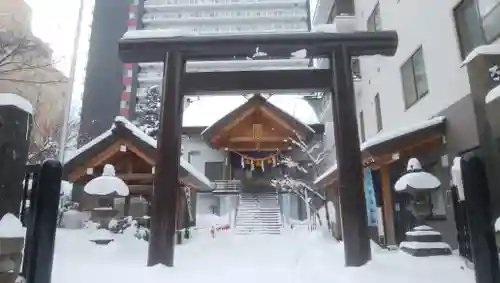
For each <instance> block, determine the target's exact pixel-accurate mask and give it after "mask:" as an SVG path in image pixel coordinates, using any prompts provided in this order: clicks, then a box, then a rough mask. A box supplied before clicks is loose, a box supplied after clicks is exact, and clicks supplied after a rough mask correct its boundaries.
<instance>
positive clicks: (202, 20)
mask: <svg viewBox="0 0 500 283" xmlns="http://www.w3.org/2000/svg"><path fill="white" fill-rule="evenodd" d="M301 21H307V15H305V13H304V15H292V16H275V15H273V16H248V17H247V16H241V17H237V16H236V17H223V16H222V17H181V18H168V17H165V18H155V19H151V18H149V19H148V18H147V17H145V18H144V19H143V20H142V22H143V23H144V24H145V25H148V26H157V25H183V26H185V25H193V24H218V23H238V24H240V23H276V22H280V23H286V22H292V23H296V22H301Z"/></svg>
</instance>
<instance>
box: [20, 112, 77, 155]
mask: <svg viewBox="0 0 500 283" xmlns="http://www.w3.org/2000/svg"><path fill="white" fill-rule="evenodd" d="M39 111H40V109H38V108H37V110H36V112H35V113H34V115H33V130H32V134H31V141H30V148H29V153H28V164H36V163H41V162H43V161H44V160H46V159H48V158H51V159H57V158H58V156H59V151H60V150H61V145H60V144H59V143H60V142H59V141H60V137H61V134H62V133H61V132H62V124H61V123H54V121H43V119H37V118H38V115H39ZM68 123H69V125H68V131H67V136H66V144H65V146H64V148H65V149H68V148H69V149H71V148H74V149H76V145H77V138H78V128H79V126H80V121H79V120H77V119H72V120H70V121H69V122H68Z"/></svg>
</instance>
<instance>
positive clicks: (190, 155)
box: [187, 150, 200, 163]
mask: <svg viewBox="0 0 500 283" xmlns="http://www.w3.org/2000/svg"><path fill="white" fill-rule="evenodd" d="M198 155H200V152H199V151H197V150H193V151H189V152H188V155H187V162H188V163H191V161H192V158H193V157H194V156H198Z"/></svg>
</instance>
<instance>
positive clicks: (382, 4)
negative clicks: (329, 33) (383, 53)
mask: <svg viewBox="0 0 500 283" xmlns="http://www.w3.org/2000/svg"><path fill="white" fill-rule="evenodd" d="M346 5H347V6H349V7H352V8H353V9H349V11H346V14H348V15H352V16H353V17H352V20H353V21H355V26H356V28H357V30H360V31H380V30H395V31H397V32H398V36H399V46H398V50H397V52H396V54H395V56H393V57H390V58H384V57H370V58H360V59H359V69H360V73H359V75H360V76H359V77H358V78H356V79H358V80H357V81H356V82H355V93H356V108H357V116H358V117H357V118H358V126H359V137H360V141H361V142H362V145H361V148H362V150H364V152H367V153H370V147H373V145H377V146H379V145H380V144H384V143H389V142H392V145H390V146H389V145H387V149H386V150H384V153H386V154H388V155H389V159H390V160H389V161H387V160H386V161H384V162H383V163H379V161H377V160H375V164H376V166H371V168H374V169H372V170H373V172H375V173H376V174H375V173H374V174H375V175H377V174H378V175H385V174H386V175H387V178H386V179H387V180H385V179H384V178H382V179H384V181H383V180H380V178H381V177H380V176H378V177H377V178H379V180H378V183H380V184H379V185H376V186H375V187H377V186H378V187H383V186H387V187H388V188H389V189H390V191H389V193H388V194H386V195H385V197H387V198H389V199H387V198H386V202H390V204H385V207H384V217H383V219H380V221H381V222H383V224H384V225H382V227H379V231H381V232H379V236H382V237H383V236H386V239H385V240H387V234H393V235H392V236H391V239H390V241H389V242H392V243H390V244H397V243H399V242H400V241H401V240H402V239H404V232H405V231H408V229H411V225H412V224H411V223H410V222H411V220H409V219H410V218H411V216H408V215H406V214H407V213H406V212H405V208H404V205H405V201H406V200H404V198H403V197H401V196H399V195H397V194H395V192H394V189H393V186H394V183H395V181H396V180H397V179H398V178H399V176H400V175H401V174H402V173H403V172H404V171H405V166H406V162H407V160H408V158H411V157H416V158H418V159H420V160H421V162H422V163H423V166H424V168H425V169H426V170H428V171H430V172H432V173H434V174H435V175H436V176H438V177H439V179H440V180H441V183H442V186H441V188H440V189H439V190H438V191H437V192H435V193H433V195H432V196H431V199H432V201H431V202H432V216H431V217H430V218H429V220H428V224H429V225H431V226H433V227H435V228H436V229H438V230H439V231H440V232H442V233H443V236H444V238H445V240H446V241H447V242H449V243H450V244H451V245H452V247H456V245H457V237H456V234H457V230H456V227H457V226H456V224H455V219H454V211H453V205H454V203H453V202H454V200H453V198H452V197H451V191H450V190H451V187H450V180H451V173H450V171H451V170H450V169H451V168H450V167H451V164H452V161H453V158H454V157H456V156H459V155H461V154H462V153H463V152H467V151H469V150H471V149H474V148H477V147H478V146H480V138H479V137H480V135H481V134H482V133H481V131H482V129H481V126H480V124H479V122H478V121H479V120H478V114H477V107H476V108H475V106H474V104H475V103H474V95H476V94H475V92H476V90H474V89H471V86H470V83H469V75H470V74H468V70H467V68H466V67H462V66H461V65H462V61H463V60H464V59H465V57H466V56H467V55H468V54H469V53H470V52H471V51H472V50H473V49H474V48H475V47H478V46H480V45H483V44H490V43H494V42H498V38H499V36H500V17H499V15H500V1H484V0H463V1H460V0H451V1H376V0H346V1H339V0H335V1H332V0H320V1H319V2H318V5H317V7H316V9H315V11H313V28H314V25H318V24H331V23H334V22H335V17H336V16H338V15H339V13H338V12H336V10H338V8H339V7H346ZM422 15H425V17H422ZM319 64H321V63H319ZM323 64H324V63H323ZM484 95H485V94H483V96H484ZM483 100H484V98H483ZM322 105H324V109H323V111H320V112H322V113H325V114H324V117H323V119H324V120H325V121H328V119H329V118H330V117H331V112H330V113H329V111H331V110H330V109H331V102H330V96H329V95H326V96H324V98H323V103H322ZM437 120H439V121H445V122H442V124H443V127H445V128H446V129H445V130H444V129H442V130H439V131H441V132H439V133H434V134H436V136H434V137H429V136H425V135H423V136H424V138H426V139H427V140H423V138H422V137H416V134H415V136H414V137H408V136H411V135H413V134H410V133H416V132H422V131H423V129H424V128H427V127H430V126H429V125H430V124H432V123H434V122H432V121H437ZM439 121H438V122H436V124H435V125H434V126H436V127H437V125H438V124H441V122H439ZM434 126H432V127H434ZM439 127H441V126H439ZM427 130H428V131H430V129H429V128H427ZM427 130H426V131H427ZM327 134H328V133H327ZM406 135H408V136H407V138H408V139H413V141H412V142H411V143H410V142H408V144H406V145H405V146H406V147H402V145H401V146H400V145H399V144H398V143H399V142H398V141H395V140H397V139H404V138H403V137H404V136H406ZM326 139H327V140H329V138H326ZM431 139H432V140H433V141H432V143H434V144H433V145H430V144H428V142H429V140H431ZM330 140H333V139H330ZM417 140H420V141H417ZM410 144H411V145H410ZM422 144H427V145H426V146H425V147H426V148H424V149H421V150H418V151H416V150H410V149H409V147H412V148H418V147H422V146H421V145H422ZM375 159H376V158H375ZM372 162H373V160H372ZM377 163H378V164H377ZM365 165H366V164H365ZM377 178H375V179H377ZM375 181H377V180H375ZM382 183H386V184H385V185H384V184H382ZM375 189H376V190H377V188H375ZM379 190H382V191H383V190H384V189H383V188H382V189H381V188H379ZM491 195H492V198H495V195H498V193H495V192H492V194H491ZM385 197H384V198H385ZM381 198H382V197H381ZM378 202H379V204H378V205H379V206H382V204H381V201H378ZM389 210H390V211H392V212H391V213H390V214H391V215H389V214H387V211H389ZM496 214H498V213H497V212H496ZM384 230H385V231H384ZM394 234H395V235H394Z"/></svg>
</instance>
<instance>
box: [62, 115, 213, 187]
mask: <svg viewBox="0 0 500 283" xmlns="http://www.w3.org/2000/svg"><path fill="white" fill-rule="evenodd" d="M115 122H119V123H122V124H123V125H124V126H125V127H126V128H127V129H128V130H129V131H130V132H132V134H134V135H135V136H136V137H138V138H139V139H140V140H142V141H144V142H146V143H147V144H149V145H150V146H152V147H154V148H156V146H157V142H156V140H155V139H154V138H152V137H150V136H148V135H147V134H146V133H144V132H143V131H142V130H141V129H139V128H138V127H137V126H135V125H134V124H132V123H131V122H130V121H129V120H127V118H125V117H122V116H117V117H116V118H115ZM115 127H116V124H113V125H112V126H111V128H110V129H109V130H107V131H106V132H104V133H102V134H101V135H100V136H98V137H96V138H95V139H93V140H91V141H90V142H88V143H87V144H85V145H84V146H82V147H80V148H79V149H77V150H76V151H75V154H74V155H72V156H70V157H69V158H68V159H66V161H65V163H68V162H69V161H71V160H72V159H74V158H75V157H77V156H78V155H80V154H82V153H84V152H85V151H87V150H89V149H90V148H92V147H93V146H95V145H96V144H98V143H100V142H101V141H103V140H104V139H106V138H107V137H109V136H111V135H112V134H113V129H114V128H115ZM180 165H181V166H182V167H183V168H184V169H186V171H188V172H189V173H190V174H191V175H193V176H194V177H196V178H197V179H198V180H200V181H201V182H202V183H203V184H205V185H206V186H208V187H212V185H211V182H210V180H209V179H208V178H207V177H206V176H205V175H203V174H202V173H200V172H199V171H198V170H196V168H195V167H193V166H192V165H191V164H190V163H189V162H187V161H186V160H185V159H184V158H183V157H182V156H181V157H180Z"/></svg>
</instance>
